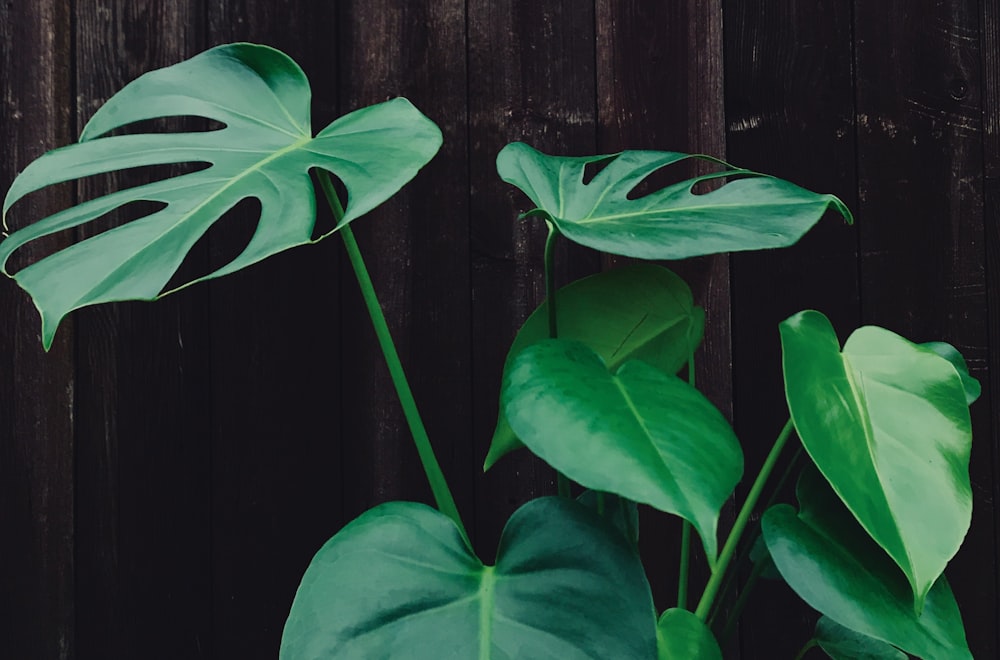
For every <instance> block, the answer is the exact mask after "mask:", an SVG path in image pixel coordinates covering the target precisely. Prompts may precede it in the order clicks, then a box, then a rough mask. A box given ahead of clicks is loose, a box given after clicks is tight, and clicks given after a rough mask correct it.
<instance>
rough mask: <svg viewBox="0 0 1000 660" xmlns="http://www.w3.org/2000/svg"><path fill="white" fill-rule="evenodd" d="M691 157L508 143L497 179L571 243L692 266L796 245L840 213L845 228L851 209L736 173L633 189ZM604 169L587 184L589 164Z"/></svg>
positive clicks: (827, 197) (766, 178) (774, 180)
mask: <svg viewBox="0 0 1000 660" xmlns="http://www.w3.org/2000/svg"><path fill="white" fill-rule="evenodd" d="M690 158H698V159H703V160H709V161H712V162H715V163H720V164H722V165H725V164H724V163H722V162H721V161H719V160H716V159H714V158H708V157H706V156H691V155H688V154H681V153H675V152H671V151H623V152H622V153H620V154H611V155H606V156H588V157H582V158H580V157H576V158H572V157H561V156H548V155H546V154H543V153H541V152H539V151H536V150H535V149H533V148H531V147H529V146H528V145H526V144H524V143H521V142H515V143H513V144H508V145H507V146H506V147H504V148H503V150H501V151H500V154H499V155H498V156H497V172H499V174H500V178H502V179H503V180H504V181H506V182H507V183H510V184H513V185H515V186H517V187H518V188H520V189H521V191H522V192H524V194H526V195H527V196H528V197H529V198H530V199H531V201H532V202H533V203H534V204H535V206H536V208H535V210H534V211H533V212H532V214H534V215H537V214H542V215H544V216H545V217H547V218H549V219H550V220H551V221H552V222H553V223H554V224H555V225H556V227H558V228H559V231H560V232H561V233H562V234H563V235H564V236H566V238H568V239H570V240H572V241H575V242H577V243H579V244H581V245H586V246H588V247H592V248H594V249H597V250H602V251H604V252H610V253H613V254H622V255H628V256H631V257H640V258H643V259H686V258H687V257H695V256H699V255H704V254H714V253H716V252H735V251H738V250H760V249H763V248H778V247H786V246H788V245H792V244H793V243H795V242H796V241H798V240H799V238H801V237H802V235H803V234H805V233H806V232H807V231H808V230H809V229H810V228H811V227H812V226H813V225H814V224H816V222H817V221H818V220H819V219H820V218H821V217H822V216H823V214H824V213H825V212H826V210H827V209H828V208H833V209H835V210H836V211H837V212H838V213H840V214H841V215H842V216H843V217H844V218H845V219H846V220H847V221H848V222H853V218H852V216H851V213H850V211H849V210H848V209H847V207H846V206H844V204H843V202H841V201H840V200H839V199H837V198H836V197H834V196H833V195H819V194H816V193H813V192H810V191H808V190H805V189H804V188H800V187H798V186H796V185H794V184H792V183H789V182H787V181H783V180H782V179H777V178H774V177H770V176H765V175H762V174H758V173H756V172H751V171H749V170H744V169H739V168H729V166H726V167H727V168H729V169H726V170H725V171H723V172H719V173H713V174H705V175H702V176H699V177H695V178H693V179H689V180H687V181H682V182H681V183H677V184H674V185H670V186H667V187H665V188H662V189H660V190H658V191H656V192H653V193H650V194H648V195H645V196H644V197H640V198H638V199H629V194H630V193H631V192H632V190H633V189H634V188H635V187H636V186H637V185H638V184H639V183H640V182H641V181H642V180H643V179H645V178H646V177H647V176H649V175H650V174H652V173H653V172H655V171H656V170H658V169H660V168H663V167H666V166H668V165H673V164H676V163H679V162H681V161H684V160H686V159H690ZM591 163H595V164H604V169H602V170H601V171H600V172H598V173H597V174H596V175H595V176H594V178H593V179H592V180H591V181H589V182H588V183H584V182H583V181H584V172H585V169H586V167H587V165H588V164H591ZM720 177H740V178H737V179H736V180H730V181H729V182H728V183H726V184H725V185H723V186H722V187H721V188H719V189H717V190H713V191H711V192H708V193H705V194H695V193H694V192H692V191H693V189H694V188H695V186H696V185H697V184H699V183H701V182H705V181H712V180H717V179H719V178H720Z"/></svg>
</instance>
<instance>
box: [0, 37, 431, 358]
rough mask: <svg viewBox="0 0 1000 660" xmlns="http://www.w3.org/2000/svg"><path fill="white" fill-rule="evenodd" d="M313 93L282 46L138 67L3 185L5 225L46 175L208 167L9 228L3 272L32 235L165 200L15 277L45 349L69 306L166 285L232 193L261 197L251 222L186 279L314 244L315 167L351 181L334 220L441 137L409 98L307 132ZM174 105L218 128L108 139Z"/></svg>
mask: <svg viewBox="0 0 1000 660" xmlns="http://www.w3.org/2000/svg"><path fill="white" fill-rule="evenodd" d="M310 102H311V92H310V89H309V82H308V80H307V79H306V77H305V74H304V73H303V72H302V69H300V68H299V66H298V65H297V64H296V63H295V62H294V61H292V60H291V59H290V58H289V57H288V56H287V55H285V54H284V53H281V52H280V51H277V50H275V49H273V48H269V47H267V46H259V45H254V44H230V45H226V46H219V47H217V48H213V49H211V50H208V51H205V52H204V53H201V54H200V55H197V56H195V57H193V58H191V59H189V60H186V61H184V62H181V63H179V64H176V65H174V66H169V67H166V68H164V69H159V70H156V71H151V72H149V73H147V74H145V75H143V76H140V77H139V78H137V79H136V80H134V81H133V82H131V83H129V84H128V85H126V86H125V87H124V88H123V89H122V90H121V91H120V92H118V93H117V94H115V95H114V96H112V97H111V98H110V99H109V100H108V102H107V103H105V104H104V105H103V106H102V107H101V108H100V109H99V110H98V111H97V113H96V114H95V115H94V116H93V117H92V118H91V120H90V121H89V122H88V123H87V125H86V127H85V128H84V130H83V133H82V135H81V136H80V143H79V144H74V145H70V146H68V147H63V148H61V149H56V150H54V151H51V152H49V153H47V154H45V155H43V156H42V157H40V158H39V159H38V160H36V161H34V162H33V163H31V164H30V165H29V166H28V167H27V168H26V169H25V170H24V171H23V172H22V173H21V174H20V175H19V176H18V177H17V179H15V180H14V183H13V185H12V186H11V188H10V191H9V192H8V193H7V196H6V199H5V200H4V205H3V213H4V222H5V223H6V219H7V212H8V211H9V209H10V207H11V206H12V205H13V204H14V203H15V202H17V201H18V200H19V199H21V198H23V197H24V196H25V195H27V194H29V193H31V192H33V191H35V190H39V189H41V188H44V187H45V186H49V185H52V184H55V183H59V182H62V181H70V180H73V179H78V178H80V177H86V176H91V175H95V174H101V173H106V172H113V171H117V170H124V169H129V168H136V167H143V166H149V165H164V164H172V163H207V164H209V167H207V168H205V169H202V170H199V171H196V172H191V173H188V174H183V175H180V176H176V177H173V178H168V179H165V180H162V181H155V182H152V183H147V184H144V185H140V186H136V187H132V188H128V189H125V190H121V191H118V192H115V193H112V194H109V195H105V196H103V197H99V198H97V199H93V200H90V201H86V202H83V203H81V204H78V205H76V206H73V207H71V208H68V209H65V210H63V211H60V212H58V213H55V214H54V215H50V216H48V217H46V218H43V219H41V220H39V221H37V222H35V223H34V224H31V225H29V226H27V227H24V228H22V229H20V230H18V231H15V232H13V233H11V234H10V236H9V237H8V238H7V239H6V240H4V241H3V242H2V243H0V266H2V267H3V270H4V273H6V274H8V275H11V274H10V273H8V272H7V262H8V259H9V258H10V256H11V255H12V254H13V253H14V251H15V250H17V249H18V248H19V247H21V246H23V245H25V244H27V243H28V242H30V241H33V240H35V239H37V238H40V237H42V236H46V235H49V234H53V233H56V232H60V231H62V230H66V229H70V228H73V227H77V226H79V225H83V224H85V223H88V222H91V221H93V220H95V219H97V218H99V217H101V216H102V215H105V214H106V213H108V212H110V211H113V210H115V209H117V208H119V207H121V206H123V205H125V204H129V203H131V202H136V201H146V202H154V203H159V204H161V205H163V207H162V208H161V209H159V210H157V211H155V212H153V213H150V214H149V215H147V216H145V217H143V218H140V219H138V220H135V221H133V222H129V223H127V224H124V225H121V226H119V227H116V228H114V229H111V230H109V231H105V232H102V233H99V234H97V235H95V236H92V237H90V238H87V239H86V240H83V241H81V242H79V243H76V244H74V245H71V246H70V247H68V248H66V249H63V250H61V251H59V252H56V253H54V254H52V255H49V256H47V257H45V258H44V259H41V260H40V261H37V262H36V263H33V264H31V265H30V266H27V267H25V268H23V269H21V270H20V271H18V272H17V273H16V274H14V275H12V276H13V277H14V278H15V279H16V280H17V281H18V283H19V284H20V285H21V286H22V287H23V288H24V289H25V290H27V291H28V293H30V294H31V296H32V298H33V299H34V301H35V305H36V306H37V307H38V310H39V312H40V314H41V317H42V340H43V343H44V345H45V347H46V348H48V347H49V346H50V345H51V343H52V338H53V336H54V335H55V331H56V327H57V326H58V325H59V322H60V321H61V320H62V319H63V317H65V316H66V315H67V314H69V312H71V311H72V310H74V309H78V308H80V307H84V306H86V305H93V304H97V303H102V302H109V301H116V300H152V299H156V298H158V297H160V296H162V295H164V294H165V293H169V291H164V290H163V289H164V287H165V286H166V285H167V283H168V282H169V280H170V278H171V276H172V275H173V273H174V271H175V270H177V268H178V267H179V266H180V264H181V262H182V261H183V260H184V257H185V255H186V254H187V253H188V251H189V250H190V249H191V248H192V246H194V244H195V242H196V241H197V240H198V239H199V238H200V237H201V236H202V235H203V234H204V233H205V232H206V231H207V230H208V229H209V227H211V226H212V224H213V223H214V222H216V221H217V220H218V219H219V218H220V217H221V216H222V215H223V214H224V213H226V211H228V210H229V209H231V208H233V207H234V206H236V204H237V203H239V202H240V201H242V200H244V199H248V198H256V199H258V200H259V201H260V204H261V217H260V222H259V225H258V227H257V230H256V232H255V233H254V235H253V237H252V238H251V240H250V242H249V244H248V245H247V246H246V248H245V249H244V250H243V252H242V253H240V254H239V255H238V256H237V257H236V258H235V259H233V260H232V261H231V262H230V263H229V264H227V265H224V266H222V267H221V268H219V269H218V270H216V271H214V272H212V273H210V274H208V275H206V276H204V277H201V278H198V280H194V281H199V280H204V279H209V278H213V277H219V276H221V275H226V274H228V273H232V272H235V271H237V270H240V269H241V268H244V267H246V266H249V265H250V264H253V263H255V262H257V261H260V260H261V259H264V258H266V257H268V256H271V255H273V254H275V253H277V252H281V251H283V250H287V249H288V248H291V247H295V246H298V245H303V244H306V243H311V242H315V241H314V239H313V237H312V235H313V229H314V225H315V220H316V196H315V193H314V190H313V184H312V181H311V178H310V173H309V172H310V170H311V169H313V168H320V169H323V170H327V171H330V172H332V173H334V174H336V175H337V176H338V177H339V178H340V180H341V181H342V182H343V184H344V186H345V187H346V189H347V194H348V199H349V204H348V205H347V208H346V210H345V213H344V216H343V217H342V218H341V219H340V221H339V223H338V225H337V228H340V227H342V226H344V225H346V224H347V223H348V222H350V221H352V220H354V219H355V218H357V217H359V216H361V215H363V214H365V213H367V212H368V211H370V210H371V209H372V208H374V207H375V206H377V205H379V204H381V203H382V202H384V201H385V200H386V199H388V198H389V197H390V196H391V195H393V194H394V193H396V192H397V191H398V190H399V189H400V188H401V187H402V186H403V185H404V184H405V183H406V182H407V181H409V180H410V179H412V178H413V176H414V175H415V174H416V173H417V171H418V170H419V169H420V168H421V167H423V166H424V165H425V164H426V163H427V162H428V161H429V160H430V159H431V158H432V157H433V156H434V154H435V153H437V150H438V148H439V147H440V145H441V132H440V131H439V130H438V128H437V126H435V125H434V123H433V122H432V121H430V120H429V119H428V118H427V117H425V116H424V115H422V114H421V113H420V112H419V111H418V110H417V109H416V108H415V107H413V105H412V104H411V103H410V102H409V101H407V100H406V99H395V100H392V101H388V102H386V103H382V104H379V105H375V106H371V107H368V108H363V109H361V110H357V111H355V112H352V113H350V114H348V115H346V116H344V117H341V118H340V119H338V120H337V121H334V122H333V123H332V124H330V125H329V126H327V127H326V128H324V129H323V130H321V131H320V132H319V133H318V134H316V135H315V137H314V136H313V132H312V126H311V119H310ZM177 116H196V117H203V118H206V119H210V120H214V121H216V122H220V123H221V124H223V128H221V129H219V130H214V131H205V132H191V133H168V134H164V133H139V134H133V135H117V136H108V134H109V133H110V132H111V131H114V130H115V129H118V128H121V127H123V126H126V125H128V124H132V123H135V122H139V121H143V120H149V119H154V118H158V117H177ZM331 233H332V232H331ZM321 238H322V237H321ZM315 240H319V239H315ZM194 281H192V282H187V283H184V284H182V285H181V286H188V285H190V284H192V283H194ZM177 288H181V287H177ZM173 290H176V289H173Z"/></svg>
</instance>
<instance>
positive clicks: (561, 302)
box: [484, 264, 705, 470]
mask: <svg viewBox="0 0 1000 660" xmlns="http://www.w3.org/2000/svg"><path fill="white" fill-rule="evenodd" d="M556 305H557V310H556V314H557V317H558V326H559V336H560V337H561V338H563V339H576V340H577V341H581V342H583V343H584V344H586V345H587V346H589V347H590V348H591V349H593V350H594V351H595V352H596V353H597V354H598V355H600V356H601V359H603V360H604V361H605V363H607V365H608V368H609V369H617V368H618V367H619V366H620V365H621V364H623V363H624V362H625V361H626V360H633V359H639V360H644V361H646V362H649V363H650V364H652V365H653V366H655V367H657V368H658V369H660V370H661V371H665V372H667V373H675V372H677V370H678V369H680V368H681V367H682V366H684V364H686V363H687V361H688V359H689V358H690V356H691V355H692V354H693V353H694V351H695V350H696V349H697V348H698V344H700V343H701V338H702V334H703V333H704V329H705V311H704V310H703V309H702V308H701V307H698V306H696V305H695V304H694V299H693V298H692V296H691V289H689V288H688V285H687V284H686V283H685V282H684V280H682V279H681V278H680V277H678V276H677V275H675V274H674V273H672V272H671V271H669V270H667V269H666V268H663V267H662V266H657V265H654V264H635V265H631V266H625V267H622V268H615V269H613V270H608V271H605V272H603V273H598V274H596V275H591V276H590V277H585V278H583V279H581V280H577V281H576V282H573V283H572V284H569V285H567V286H565V287H563V288H561V289H560V290H559V291H558V293H557V294H556ZM548 314H549V308H548V303H542V305H541V306H540V307H539V308H538V309H536V310H535V311H534V313H532V315H531V316H529V317H528V320H527V321H525V322H524V325H522V326H521V329H520V330H519V331H518V333H517V336H516V337H515V338H514V343H513V344H512V345H511V347H510V351H509V352H508V354H507V361H506V363H505V365H504V371H506V370H507V368H508V367H509V365H510V361H511V359H512V358H513V357H514V356H515V355H517V354H518V353H520V352H521V351H522V350H524V348H525V347H526V346H529V345H531V344H533V343H535V342H537V341H539V340H541V339H545V338H547V337H548V336H549V320H548ZM522 446H523V445H522V444H521V441H520V440H518V439H517V436H516V435H514V432H513V431H512V430H511V428H510V424H508V422H507V419H506V418H505V417H504V416H503V411H502V410H501V411H500V415H499V418H498V419H497V426H496V430H495V431H494V433H493V441H492V442H491V443H490V450H489V453H488V454H487V456H486V464H485V465H484V469H485V470H488V469H490V467H491V466H492V465H493V464H494V463H496V461H497V460H499V459H500V457H502V456H503V455H504V454H507V453H508V452H510V451H513V450H515V449H518V448H520V447H522Z"/></svg>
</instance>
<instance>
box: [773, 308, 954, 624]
mask: <svg viewBox="0 0 1000 660" xmlns="http://www.w3.org/2000/svg"><path fill="white" fill-rule="evenodd" d="M781 342H782V348H783V351H784V358H783V360H784V371H785V392H786V396H787V398H788V406H789V408H790V410H791V413H792V420H793V421H794V423H795V429H796V431H797V432H798V434H799V437H800V438H802V444H803V445H804V446H805V448H806V451H808V452H809V455H810V456H811V457H812V459H813V462H814V463H815V464H816V465H817V466H818V467H819V469H820V471H821V472H822V473H823V475H824V476H825V477H826V478H827V480H828V481H829V482H830V484H831V485H832V486H833V488H834V490H835V491H836V492H837V494H838V495H839V496H840V498H841V499H842V500H843V501H844V503H845V504H846V505H847V507H848V508H849V509H850V510H851V512H852V513H853V514H854V515H855V517H857V519H858V521H859V522H860V523H861V525H862V526H863V527H864V528H865V529H866V530H867V531H868V533H869V534H870V535H871V536H872V538H873V539H875V541H876V542H877V543H878V544H879V545H880V546H882V547H883V548H885V550H886V552H888V553H889V555H890V556H891V557H892V558H893V559H894V560H895V561H896V563H897V564H898V565H899V566H900V568H902V569H903V572H904V573H905V574H906V576H907V579H908V580H909V581H910V584H911V586H912V589H913V595H914V603H915V607H916V610H917V611H918V612H919V611H920V605H921V603H922V601H923V599H924V596H925V595H926V593H927V591H928V589H930V588H931V585H932V584H934V581H935V580H937V578H938V576H939V575H941V572H942V571H943V570H944V567H945V565H946V564H947V563H948V560H949V559H951V557H953V556H954V554H955V552H957V551H958V547H959V546H960V545H961V543H962V539H963V538H964V537H965V533H966V531H967V530H968V529H969V523H970V520H971V514H972V491H971V488H970V485H969V451H970V448H971V442H972V428H971V423H970V419H969V409H968V407H967V405H966V393H965V387H964V386H963V383H962V379H961V378H960V376H959V374H958V372H957V371H956V369H955V368H954V367H953V366H952V364H951V363H950V362H949V361H948V360H946V359H944V358H942V357H940V356H939V355H937V354H936V353H934V352H933V351H932V350H930V349H928V348H922V347H920V346H917V345H915V344H912V343H910V342H909V341H907V340H906V339H903V338H902V337H900V336H899V335H896V334H894V333H892V332H889V331H888V330H884V329H882V328H877V327H871V326H869V327H864V328H861V329H859V330H857V331H856V332H855V333H854V334H852V335H851V337H850V339H848V341H847V343H846V344H845V346H844V350H843V352H841V350H840V346H839V344H838V342H837V336H836V334H835V333H834V330H833V328H832V327H831V325H830V322H829V321H828V320H827V319H826V317H825V316H823V315H822V314H820V313H819V312H813V311H807V312H801V313H799V314H796V315H795V316H792V317H791V318H789V319H788V320H786V321H784V322H783V323H782V324H781Z"/></svg>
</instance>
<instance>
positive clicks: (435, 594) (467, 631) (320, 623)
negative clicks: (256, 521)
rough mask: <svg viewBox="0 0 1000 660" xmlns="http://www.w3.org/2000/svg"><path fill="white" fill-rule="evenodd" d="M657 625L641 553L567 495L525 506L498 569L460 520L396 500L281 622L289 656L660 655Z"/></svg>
mask: <svg viewBox="0 0 1000 660" xmlns="http://www.w3.org/2000/svg"><path fill="white" fill-rule="evenodd" d="M655 654H656V620H655V613H654V610H653V600H652V596H651V594H650V591H649V584H648V583H647V582H646V577H645V574H644V572H643V568H642V564H641V563H640V561H639V556H638V554H636V552H635V551H634V549H633V548H632V546H631V544H629V543H628V542H627V541H626V540H625V538H624V537H623V536H622V535H621V534H620V533H619V532H618V531H617V530H615V529H614V528H612V527H611V526H610V525H609V524H607V523H606V522H605V521H603V520H601V518H600V517H599V516H597V514H596V513H594V512H592V511H590V510H588V509H587V507H585V506H583V505H582V504H580V503H578V502H574V501H573V500H570V499H566V498H556V497H548V498H542V499H537V500H533V501H531V502H529V503H528V504H525V505H524V506H523V507H521V508H520V509H518V510H517V512H515V513H514V515H513V516H511V518H510V521H509V522H508V523H507V526H506V528H505V529H504V531H503V535H502V537H501V539H500V547H499V550H498V551H497V561H496V565H495V566H485V565H483V563H482V562H481V561H480V560H479V559H477V558H476V557H475V556H473V555H472V554H470V553H469V551H468V549H467V547H466V544H465V542H464V541H463V539H462V536H461V534H459V531H458V529H457V528H456V527H455V524H454V523H453V522H452V520H451V519H449V518H448V517H447V516H445V515H444V514H442V513H439V512H438V511H435V510H433V509H431V508H429V507H427V506H424V505H422V504H413V503H408V502H390V503H388V504H383V505H381V506H378V507H376V508H374V509H372V510H370V511H368V512H366V513H364V514H363V515H362V516H361V517H360V518H358V519H357V520H355V521H354V522H352V523H351V524H349V525H348V526H347V527H345V528H344V529H342V530H341V531H340V532H339V533H338V534H337V535H336V536H334V537H333V538H332V539H330V541H328V542H327V543H326V545H324V546H323V548H322V549H321V550H320V551H319V552H318V553H317V554H316V557H315V558H314V559H313V561H312V563H311V564H310V565H309V568H308V569H307V570H306V573H305V575H304V576H303V578H302V584H301V585H300V586H299V589H298V593H296V595H295V602H294V603H293V604H292V610H291V612H290V613H289V615H288V621H287V622H286V623H285V630H284V634H283V635H282V640H281V657H282V658H287V659H288V660H299V659H300V658H331V659H336V658H344V659H354V658H409V659H412V660H439V659H440V658H443V657H449V658H479V659H480V660H491V659H496V660H499V659H501V658H503V659H505V660H506V659H509V658H559V659H560V660H562V659H563V658H565V659H566V660H574V659H580V660H589V659H591V658H653V657H655Z"/></svg>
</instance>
